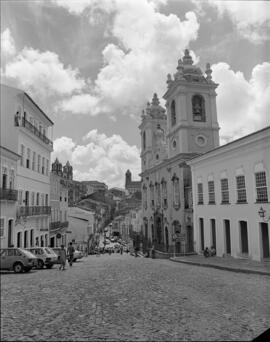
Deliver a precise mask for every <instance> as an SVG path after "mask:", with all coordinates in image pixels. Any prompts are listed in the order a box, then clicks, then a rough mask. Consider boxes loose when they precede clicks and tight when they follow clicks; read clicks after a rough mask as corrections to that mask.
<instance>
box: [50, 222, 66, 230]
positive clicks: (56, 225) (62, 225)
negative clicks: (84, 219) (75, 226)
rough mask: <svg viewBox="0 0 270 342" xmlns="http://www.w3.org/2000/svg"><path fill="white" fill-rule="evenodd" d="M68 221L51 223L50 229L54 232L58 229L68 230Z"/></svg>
mask: <svg viewBox="0 0 270 342" xmlns="http://www.w3.org/2000/svg"><path fill="white" fill-rule="evenodd" d="M68 223H69V222H68V221H65V222H60V221H56V222H51V223H50V229H51V230H54V229H58V228H67V227H68Z"/></svg>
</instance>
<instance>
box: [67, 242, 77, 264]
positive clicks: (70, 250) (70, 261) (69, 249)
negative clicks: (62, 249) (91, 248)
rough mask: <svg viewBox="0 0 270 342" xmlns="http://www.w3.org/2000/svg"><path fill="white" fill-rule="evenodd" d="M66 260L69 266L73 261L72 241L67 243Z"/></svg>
mask: <svg viewBox="0 0 270 342" xmlns="http://www.w3.org/2000/svg"><path fill="white" fill-rule="evenodd" d="M67 252H68V262H69V266H72V262H73V257H74V252H75V249H74V247H73V246H72V242H70V243H69V245H68V251H67Z"/></svg>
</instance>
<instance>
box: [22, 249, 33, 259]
mask: <svg viewBox="0 0 270 342" xmlns="http://www.w3.org/2000/svg"><path fill="white" fill-rule="evenodd" d="M23 253H24V255H25V256H27V258H33V254H34V253H33V252H29V251H26V250H24V251H23ZM34 256H35V255H34Z"/></svg>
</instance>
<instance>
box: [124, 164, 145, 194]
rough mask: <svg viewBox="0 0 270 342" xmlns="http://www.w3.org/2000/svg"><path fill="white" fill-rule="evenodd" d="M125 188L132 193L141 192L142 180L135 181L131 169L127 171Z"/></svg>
mask: <svg viewBox="0 0 270 342" xmlns="http://www.w3.org/2000/svg"><path fill="white" fill-rule="evenodd" d="M125 189H126V191H127V193H128V194H130V195H131V194H133V193H134V192H141V181H133V180H132V175H131V172H130V171H129V170H127V172H126V182H125Z"/></svg>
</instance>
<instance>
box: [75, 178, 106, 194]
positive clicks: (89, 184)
mask: <svg viewBox="0 0 270 342" xmlns="http://www.w3.org/2000/svg"><path fill="white" fill-rule="evenodd" d="M81 183H82V184H83V185H84V186H85V189H86V194H85V195H91V194H93V193H94V192H97V191H107V190H108V186H107V185H106V184H105V183H102V182H98V181H82V182H81Z"/></svg>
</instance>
